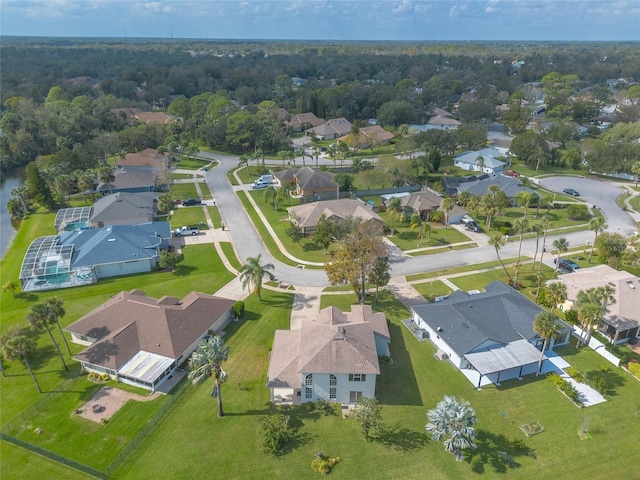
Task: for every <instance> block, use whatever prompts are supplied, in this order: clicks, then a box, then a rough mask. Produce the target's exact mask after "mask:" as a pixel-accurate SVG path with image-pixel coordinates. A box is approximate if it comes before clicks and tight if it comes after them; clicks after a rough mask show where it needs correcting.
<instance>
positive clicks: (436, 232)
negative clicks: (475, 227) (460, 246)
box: [380, 212, 471, 251]
mask: <svg viewBox="0 0 640 480" xmlns="http://www.w3.org/2000/svg"><path fill="white" fill-rule="evenodd" d="M380 216H381V217H382V218H383V219H384V220H385V221H386V220H387V218H388V217H389V212H382V213H380ZM429 225H430V226H431V238H430V239H428V236H429V235H428V233H427V231H426V230H425V232H424V238H423V239H422V242H420V239H419V238H418V235H419V230H418V229H417V228H416V229H414V230H411V227H410V224H409V222H405V223H403V224H402V226H400V227H399V228H397V229H396V232H395V234H394V235H393V236H391V235H387V238H388V239H389V240H391V241H392V242H393V243H394V245H396V246H397V247H398V248H400V249H401V250H403V251H404V250H414V249H416V248H426V247H439V246H445V247H446V246H447V245H451V244H452V243H461V242H471V239H470V238H469V237H467V236H465V235H464V234H462V233H460V232H459V231H458V230H456V229H455V228H452V227H447V228H444V226H442V225H438V224H434V223H429Z"/></svg>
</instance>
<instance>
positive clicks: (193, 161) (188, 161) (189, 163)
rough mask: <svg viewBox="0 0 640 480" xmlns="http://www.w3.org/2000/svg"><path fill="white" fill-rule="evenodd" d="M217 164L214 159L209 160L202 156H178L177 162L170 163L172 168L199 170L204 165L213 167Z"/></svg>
mask: <svg viewBox="0 0 640 480" xmlns="http://www.w3.org/2000/svg"><path fill="white" fill-rule="evenodd" d="M217 164H218V162H216V161H213V162H212V161H211V160H208V159H203V158H191V157H190V158H187V157H180V160H179V161H178V162H177V163H172V164H171V166H172V167H173V168H181V169H184V170H200V169H201V168H204V167H209V168H213V167H215V166H216V165H217Z"/></svg>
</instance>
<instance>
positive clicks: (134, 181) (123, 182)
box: [98, 167, 156, 191]
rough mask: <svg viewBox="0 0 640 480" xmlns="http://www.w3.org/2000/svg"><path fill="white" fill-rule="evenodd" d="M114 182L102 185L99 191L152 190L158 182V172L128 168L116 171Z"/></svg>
mask: <svg viewBox="0 0 640 480" xmlns="http://www.w3.org/2000/svg"><path fill="white" fill-rule="evenodd" d="M114 175H115V177H114V180H113V182H110V183H100V184H99V185H98V190H99V191H104V190H122V189H128V188H152V187H153V186H154V185H155V181H156V171H155V169H154V168H152V167H126V168H123V169H119V168H116V169H115V170H114Z"/></svg>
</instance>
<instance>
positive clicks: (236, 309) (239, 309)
mask: <svg viewBox="0 0 640 480" xmlns="http://www.w3.org/2000/svg"><path fill="white" fill-rule="evenodd" d="M232 310H233V315H234V316H235V317H236V318H242V316H243V315H244V302H243V301H242V300H238V301H237V302H236V303H234V304H233V307H232Z"/></svg>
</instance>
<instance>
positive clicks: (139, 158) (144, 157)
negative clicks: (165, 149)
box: [116, 148, 169, 167]
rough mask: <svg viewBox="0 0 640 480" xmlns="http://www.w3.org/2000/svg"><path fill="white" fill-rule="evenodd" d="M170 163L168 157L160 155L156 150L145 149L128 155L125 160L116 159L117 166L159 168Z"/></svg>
mask: <svg viewBox="0 0 640 480" xmlns="http://www.w3.org/2000/svg"><path fill="white" fill-rule="evenodd" d="M168 161H169V159H168V157H166V156H164V155H160V154H159V153H158V151H157V150H156V149H155V148H145V149H144V150H141V151H140V152H136V153H127V154H126V155H125V156H124V158H120V157H118V158H116V164H118V165H126V166H134V167H158V166H161V165H162V164H163V163H167V162H168Z"/></svg>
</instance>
